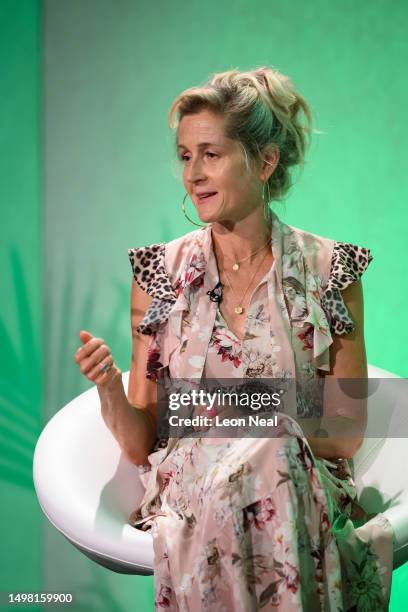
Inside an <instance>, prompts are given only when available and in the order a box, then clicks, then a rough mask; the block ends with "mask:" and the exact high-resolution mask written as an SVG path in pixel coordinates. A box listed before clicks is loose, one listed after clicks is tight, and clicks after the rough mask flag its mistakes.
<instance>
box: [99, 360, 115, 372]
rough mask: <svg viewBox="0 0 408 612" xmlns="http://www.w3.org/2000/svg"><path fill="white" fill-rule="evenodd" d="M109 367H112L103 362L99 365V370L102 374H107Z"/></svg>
mask: <svg viewBox="0 0 408 612" xmlns="http://www.w3.org/2000/svg"><path fill="white" fill-rule="evenodd" d="M111 367H112V364H111V363H108V362H107V361H105V363H101V364H100V366H99V369H100V371H101V372H102V374H106V373H107V372H109V370H110V369H111Z"/></svg>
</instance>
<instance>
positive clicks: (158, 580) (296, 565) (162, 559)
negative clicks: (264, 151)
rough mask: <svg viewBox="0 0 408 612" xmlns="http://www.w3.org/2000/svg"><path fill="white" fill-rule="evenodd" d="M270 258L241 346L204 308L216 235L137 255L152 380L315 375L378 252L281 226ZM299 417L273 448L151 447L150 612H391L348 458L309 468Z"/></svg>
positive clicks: (346, 329)
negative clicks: (345, 296) (348, 299)
mask: <svg viewBox="0 0 408 612" xmlns="http://www.w3.org/2000/svg"><path fill="white" fill-rule="evenodd" d="M272 251H273V256H274V263H273V265H272V267H271V269H270V270H269V272H268V273H267V274H266V275H265V276H264V278H263V279H262V280H261V281H260V283H259V284H258V286H257V287H256V288H255V290H254V291H253V294H252V297H251V302H250V305H249V307H248V309H247V313H246V329H245V336H244V337H243V339H240V338H238V337H237V336H236V335H235V334H234V333H233V332H232V331H231V330H230V329H229V328H228V325H227V323H226V321H225V319H224V317H223V315H222V303H221V307H220V304H219V303H218V302H216V301H212V300H210V299H209V294H208V292H210V291H212V290H213V289H214V287H215V286H216V285H217V283H218V282H219V276H218V270H217V265H216V260H215V256H214V253H213V249H212V239H211V227H210V226H208V227H206V228H205V229H203V230H197V231H194V232H190V233H189V234H187V235H185V236H182V237H181V238H179V239H177V240H175V241H172V242H170V243H166V244H158V245H151V246H150V247H141V248H136V249H130V250H129V256H130V260H131V264H132V269H133V273H134V277H135V279H136V281H137V282H138V283H139V284H140V285H141V286H142V288H143V289H145V290H146V291H148V293H150V295H151V296H152V297H153V301H152V306H151V307H150V308H149V309H148V311H147V312H146V315H145V317H144V319H143V321H142V322H141V324H140V326H139V331H141V332H142V333H146V334H149V335H150V336H151V338H150V346H149V356H148V364H147V371H146V376H147V377H149V378H151V379H153V380H155V379H157V380H158V379H159V377H160V376H161V375H163V373H166V374H167V376H169V377H170V379H175V380H176V379H177V380H183V379H186V380H192V379H193V380H195V379H196V380H197V381H201V380H203V378H204V379H211V380H214V379H228V380H233V379H237V380H242V379H248V380H253V379H262V378H279V379H282V380H284V379H296V380H301V381H313V380H316V379H317V378H318V377H322V376H324V374H325V373H327V372H328V371H329V370H330V350H329V349H330V345H331V343H332V342H333V334H335V333H337V334H344V333H350V332H351V331H352V330H353V329H354V324H353V321H352V319H351V317H350V314H349V313H348V311H347V308H346V307H345V305H344V302H343V300H342V296H341V291H342V290H343V289H344V288H346V287H347V286H348V285H349V284H350V283H352V282H354V281H357V280H358V279H359V278H360V276H361V275H362V274H363V272H364V270H365V269H366V268H367V266H368V264H369V263H370V261H371V259H372V256H371V254H370V252H369V250H368V249H364V248H363V247H358V246H356V245H351V244H348V243H342V242H336V241H334V240H330V239H327V238H322V237H320V236H317V235H314V234H310V233H307V232H303V231H302V230H299V229H297V228H293V227H291V226H288V225H286V224H284V223H282V222H281V221H280V220H279V219H278V217H277V216H276V214H273V224H272ZM295 405H296V410H297V414H290V413H289V414H285V413H280V418H279V420H278V426H277V431H276V435H275V437H269V438H266V437H265V438H254V437H250V436H245V435H243V436H241V437H235V438H233V437H227V438H219V437H204V436H202V437H190V438H187V437H185V438H180V439H177V438H169V439H158V440H156V444H155V447H154V449H153V451H152V453H151V454H150V455H149V458H148V464H146V465H145V466H139V471H140V476H141V480H142V481H143V483H144V484H145V486H146V491H145V495H144V498H143V500H142V502H141V504H140V506H139V507H138V508H136V509H135V510H134V512H133V513H132V515H131V516H130V517H129V522H130V524H132V525H133V526H134V527H135V528H137V529H142V530H150V531H151V533H152V536H153V545H154V562H155V565H154V591H155V601H154V608H155V610H163V609H165V610H170V611H176V610H180V611H182V612H198V611H207V610H208V611H211V612H213V611H214V612H223V611H225V612H230V611H237V612H241V611H242V612H244V611H245V612H246V611H257V610H280V611H281V612H292V611H293V612H295V611H304V612H306V611H307V612H309V611H310V612H317V611H322V612H323V611H324V612H334V611H335V612H340V611H342V612H343V611H344V612H351V611H353V610H358V611H365V610H367V611H368V610H369V611H370V612H375V611H377V610H378V611H383V610H388V602H389V597H390V590H391V576H392V551H393V532H392V527H391V525H390V523H389V522H388V520H387V519H386V517H385V516H384V515H383V514H377V515H376V516H368V515H367V514H366V513H365V511H364V510H363V509H362V508H361V507H360V505H359V504H358V501H357V493H356V488H355V485H354V482H353V478H352V471H351V468H350V464H349V462H348V461H347V460H346V459H344V458H341V457H338V458H337V457H336V458H333V459H330V460H328V459H323V458H319V457H316V456H314V454H313V452H312V450H311V448H310V446H309V443H308V441H307V439H306V437H305V435H304V433H303V431H302V429H301V427H300V426H299V424H298V423H297V422H296V418H295V417H296V416H299V414H300V415H301V416H313V414H314V410H315V408H316V407H315V406H314V404H313V398H311V397H308V396H307V395H305V396H302V395H299V396H297V397H296V402H295Z"/></svg>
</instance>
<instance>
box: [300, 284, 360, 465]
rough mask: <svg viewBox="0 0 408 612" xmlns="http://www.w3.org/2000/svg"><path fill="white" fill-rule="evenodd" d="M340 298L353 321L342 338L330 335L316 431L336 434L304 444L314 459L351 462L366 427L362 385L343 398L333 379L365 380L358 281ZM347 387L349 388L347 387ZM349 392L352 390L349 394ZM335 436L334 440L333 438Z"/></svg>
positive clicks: (340, 389)
mask: <svg viewBox="0 0 408 612" xmlns="http://www.w3.org/2000/svg"><path fill="white" fill-rule="evenodd" d="M342 296H343V300H344V303H345V305H346V307H347V308H348V310H349V312H350V315H351V318H352V319H353V321H354V324H355V329H354V331H353V332H351V333H349V334H344V335H337V334H333V344H331V346H330V363H331V370H330V372H329V373H328V374H326V375H325V381H326V384H325V386H324V387H325V388H324V404H323V405H324V416H323V418H322V420H321V423H320V428H321V429H322V430H326V431H328V432H330V435H333V434H332V433H331V432H333V431H335V432H336V434H337V435H336V437H329V438H320V437H319V438H313V437H311V438H309V437H307V439H308V442H309V444H310V446H311V448H312V451H313V452H314V454H315V455H316V456H317V457H323V458H327V459H330V458H334V457H343V458H345V459H349V458H351V457H352V456H353V455H354V454H355V453H356V452H357V450H358V449H359V448H360V446H361V444H362V443H363V440H364V432H365V429H366V426H367V395H366V394H364V393H363V394H362V395H363V397H361V391H362V390H363V389H364V386H365V384H364V382H362V383H357V385H356V387H357V388H358V391H360V398H358V397H356V396H358V393H356V394H355V397H354V398H353V397H351V396H352V395H353V393H350V394H345V393H343V392H342V387H343V388H344V385H342V386H339V385H338V383H336V382H335V381H336V379H338V378H340V379H351V378H356V379H365V380H366V379H367V357H366V351H365V343H364V302H363V288H362V283H361V279H360V280H358V281H355V282H354V283H352V284H351V285H349V286H348V287H347V288H346V289H345V290H344V291H342ZM349 386H350V385H349ZM351 391H353V390H351ZM337 436H338V437H337Z"/></svg>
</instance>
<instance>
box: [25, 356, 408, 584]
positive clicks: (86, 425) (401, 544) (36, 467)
mask: <svg viewBox="0 0 408 612" xmlns="http://www.w3.org/2000/svg"><path fill="white" fill-rule="evenodd" d="M128 377H129V373H128V372H126V373H124V374H123V383H124V386H125V389H126V388H127V384H128ZM369 377H370V378H378V379H381V381H379V382H380V384H379V386H378V388H377V389H376V391H375V392H374V393H372V394H371V395H370V398H369V403H368V406H369V423H370V422H371V421H372V420H373V418H374V416H375V417H376V419H377V417H378V415H380V416H381V415H382V411H383V412H384V410H383V409H384V405H390V401H391V400H390V398H391V399H392V402H393V404H395V410H394V411H393V414H392V423H391V421H390V423H387V424H386V425H387V426H389V429H388V430H389V431H392V432H393V431H396V429H395V422H396V420H397V421H398V419H400V421H401V423H402V422H404V423H405V422H406V417H405V407H406V401H405V397H407V396H406V395H404V396H403V394H402V393H400V396H401V397H399V398H398V401H396V400H394V399H393V394H394V392H395V383H393V382H392V379H394V380H395V379H396V378H398V377H396V376H395V375H394V374H391V373H390V372H386V371H385V370H381V369H379V368H375V367H374V366H369ZM387 379H388V380H387ZM399 381H402V379H399ZM403 382H405V381H403ZM388 430H387V428H386V426H385V425H384V426H382V428H381V432H386V431H388ZM406 464H408V445H407V444H406V440H405V438H403V437H401V438H387V437H386V433H384V434H382V435H381V437H372V438H367V439H366V440H365V441H364V443H363V445H362V447H361V448H360V449H359V451H358V453H357V454H356V455H355V456H354V457H353V468H354V477H355V482H356V486H357V488H358V491H359V499H360V502H361V503H362V505H363V506H364V508H366V509H367V510H368V511H370V512H384V514H385V515H386V516H387V518H388V519H389V520H390V522H391V524H392V526H393V529H394V534H395V549H394V568H396V567H398V566H399V565H401V564H402V563H404V562H405V561H407V560H408V469H404V468H405V465H406ZM33 473H34V485H35V488H36V492H37V497H38V500H39V503H40V505H41V508H42V510H43V512H44V514H45V515H46V516H47V518H48V519H49V521H50V522H51V523H52V524H53V525H54V527H56V529H58V530H59V531H60V532H61V533H62V534H63V535H64V536H65V537H66V538H67V539H68V540H69V541H70V542H71V543H72V544H73V545H74V546H76V547H77V548H78V549H79V550H81V551H82V552H83V553H84V554H85V555H87V556H88V557H89V558H91V559H93V560H94V561H96V562H97V563H99V564H101V565H103V566H104V567H107V568H109V569H111V570H113V571H116V572H121V573H127V574H143V575H148V574H152V573H153V540H152V536H151V534H150V533H149V532H144V531H141V530H139V529H135V528H134V527H132V526H131V525H129V524H128V523H127V521H128V518H129V515H130V514H131V512H132V511H133V510H134V509H135V508H136V507H137V506H138V505H139V504H140V501H141V499H142V497H143V494H144V487H143V484H142V482H141V480H140V477H139V470H138V467H137V466H136V465H134V464H133V463H132V462H131V461H130V460H129V459H128V458H127V457H126V455H124V453H122V451H121V449H120V447H119V445H118V443H117V442H116V440H115V439H114V437H113V435H112V434H111V432H110V431H109V429H108V427H107V426H106V425H105V422H104V420H103V418H102V415H101V410H100V402H99V395H98V392H97V389H96V387H92V388H91V389H89V390H88V391H86V392H85V393H82V394H81V395H79V396H78V397H76V398H75V399H74V400H72V401H71V402H70V403H69V404H67V405H66V406H65V407H64V408H62V409H61V410H59V411H58V412H57V413H56V414H55V415H54V416H53V417H52V418H51V420H50V421H49V422H48V423H47V425H46V426H45V428H44V430H43V431H42V433H41V435H40V437H39V439H38V442H37V445H36V449H35V453H34V463H33Z"/></svg>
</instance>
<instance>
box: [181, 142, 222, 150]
mask: <svg viewBox="0 0 408 612" xmlns="http://www.w3.org/2000/svg"><path fill="white" fill-rule="evenodd" d="M204 147H222V145H221V144H219V143H218V142H200V143H199V144H198V145H197V148H198V149H203V148H204ZM177 148H178V149H188V147H186V146H185V145H183V144H181V143H178V144H177Z"/></svg>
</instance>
